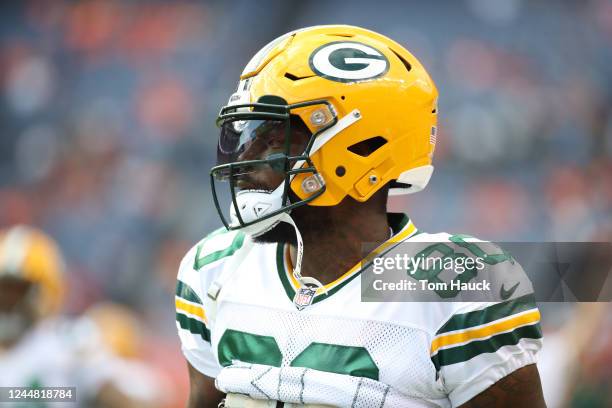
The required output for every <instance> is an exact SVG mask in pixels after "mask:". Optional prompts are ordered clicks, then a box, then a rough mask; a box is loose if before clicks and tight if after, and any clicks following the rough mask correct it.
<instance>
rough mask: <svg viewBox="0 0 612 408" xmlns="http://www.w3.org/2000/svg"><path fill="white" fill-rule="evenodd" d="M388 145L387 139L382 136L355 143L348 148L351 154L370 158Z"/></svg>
mask: <svg viewBox="0 0 612 408" xmlns="http://www.w3.org/2000/svg"><path fill="white" fill-rule="evenodd" d="M385 144H387V139H385V138H384V137H382V136H374V137H371V138H369V139H366V140H362V141H361V142H358V143H355V144H354V145H351V146H349V147H348V150H349V151H350V152H351V153H355V154H356V155H359V156H361V157H368V156H369V155H371V154H372V153H374V152H375V151H377V150H378V149H380V148H381V147H383V146H384V145H385Z"/></svg>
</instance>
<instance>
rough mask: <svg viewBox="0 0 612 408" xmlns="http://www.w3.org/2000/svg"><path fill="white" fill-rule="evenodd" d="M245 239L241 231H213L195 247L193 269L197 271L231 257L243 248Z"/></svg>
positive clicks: (223, 229) (222, 229)
mask: <svg viewBox="0 0 612 408" xmlns="http://www.w3.org/2000/svg"><path fill="white" fill-rule="evenodd" d="M245 239H246V235H245V233H244V232H241V231H228V230H227V229H225V228H219V229H217V230H215V231H213V232H212V233H210V234H209V235H208V236H206V238H204V239H203V240H201V241H200V242H198V243H197V244H196V245H195V247H194V257H193V265H192V267H193V269H194V270H196V271H199V270H201V269H202V268H204V267H205V266H207V265H210V264H213V263H215V262H217V261H219V260H221V259H224V258H228V257H231V256H233V255H234V254H235V253H236V252H238V251H239V250H240V249H241V248H243V245H244V241H245ZM190 252H191V251H190Z"/></svg>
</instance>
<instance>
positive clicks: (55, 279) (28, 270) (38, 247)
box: [0, 225, 65, 318]
mask: <svg viewBox="0 0 612 408" xmlns="http://www.w3.org/2000/svg"><path fill="white" fill-rule="evenodd" d="M64 272H65V263H64V259H63V257H62V254H61V252H60V250H59V248H58V246H57V244H56V243H55V241H54V240H53V239H52V238H51V237H49V236H48V235H47V234H45V233H44V232H42V231H41V230H38V229H36V228H32V227H27V226H23V225H19V226H14V227H12V228H8V229H4V230H0V281H1V280H2V279H12V278H14V279H21V280H24V281H27V282H29V283H32V290H33V296H32V298H33V299H32V301H33V302H34V308H35V311H36V313H37V315H38V317H39V318H40V317H46V316H49V315H51V314H54V313H56V312H58V311H59V309H60V307H61V304H62V301H63V298H64V291H65V283H64Z"/></svg>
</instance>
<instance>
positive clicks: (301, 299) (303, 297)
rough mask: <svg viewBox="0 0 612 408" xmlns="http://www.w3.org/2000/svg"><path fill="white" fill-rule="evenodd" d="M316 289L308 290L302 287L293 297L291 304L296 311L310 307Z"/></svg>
mask: <svg viewBox="0 0 612 408" xmlns="http://www.w3.org/2000/svg"><path fill="white" fill-rule="evenodd" d="M316 292H317V291H316V289H312V288H309V287H307V286H302V287H301V288H300V289H299V290H298V291H297V293H296V294H295V297H294V298H293V304H294V305H295V307H297V309H298V310H302V309H304V308H305V307H306V306H310V305H311V304H312V300H313V299H314V296H315V293H316Z"/></svg>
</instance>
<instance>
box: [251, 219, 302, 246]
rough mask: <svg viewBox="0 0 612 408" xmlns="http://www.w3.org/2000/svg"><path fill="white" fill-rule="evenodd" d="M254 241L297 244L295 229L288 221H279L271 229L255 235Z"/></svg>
mask: <svg viewBox="0 0 612 408" xmlns="http://www.w3.org/2000/svg"><path fill="white" fill-rule="evenodd" d="M253 241H254V242H257V243H261V244H291V245H297V238H296V236H295V229H294V228H293V226H291V225H289V224H287V223H286V222H279V223H278V225H276V226H275V227H274V228H272V229H271V230H270V231H267V232H264V233H263V234H261V235H259V236H257V237H254V238H253Z"/></svg>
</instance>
